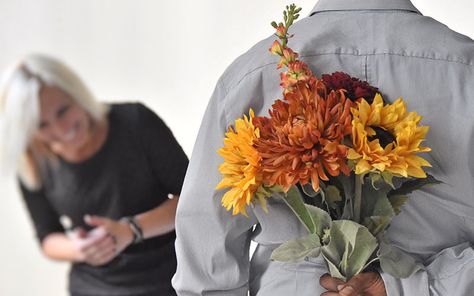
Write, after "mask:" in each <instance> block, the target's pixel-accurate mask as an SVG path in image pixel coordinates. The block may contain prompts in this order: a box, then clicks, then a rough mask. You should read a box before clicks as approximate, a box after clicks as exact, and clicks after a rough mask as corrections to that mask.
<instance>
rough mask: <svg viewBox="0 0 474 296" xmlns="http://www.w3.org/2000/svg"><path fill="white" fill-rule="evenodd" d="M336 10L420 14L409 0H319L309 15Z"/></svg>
mask: <svg viewBox="0 0 474 296" xmlns="http://www.w3.org/2000/svg"><path fill="white" fill-rule="evenodd" d="M338 10H339V11H340V10H402V11H411V12H415V13H418V14H421V13H420V12H419V11H418V9H416V7H415V6H414V5H413V4H412V3H411V2H410V0H319V1H318V3H316V6H314V8H313V10H311V14H310V15H313V14H315V13H318V12H322V11H338Z"/></svg>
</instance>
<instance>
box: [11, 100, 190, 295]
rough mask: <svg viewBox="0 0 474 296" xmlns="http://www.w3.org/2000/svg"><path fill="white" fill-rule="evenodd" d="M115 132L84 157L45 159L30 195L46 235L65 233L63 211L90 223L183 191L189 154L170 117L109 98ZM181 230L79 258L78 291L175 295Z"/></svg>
mask: <svg viewBox="0 0 474 296" xmlns="http://www.w3.org/2000/svg"><path fill="white" fill-rule="evenodd" d="M108 118H109V132H108V136H107V139H106V141H105V143H104V144H103V146H102V147H101V148H100V149H99V151H98V152H97V153H96V154H94V155H93V156H92V157H91V158H89V159H87V160H85V161H83V162H80V163H68V162H66V161H64V160H63V159H61V158H59V159H58V161H57V162H56V161H54V162H51V161H47V162H46V161H44V162H41V163H40V172H41V177H42V181H43V187H42V189H41V190H40V191H36V192H33V191H29V190H27V189H26V188H25V187H24V186H23V185H21V184H20V185H21V186H20V187H21V189H22V193H23V196H24V200H25V202H26V205H27V208H28V210H29V213H30V215H31V218H32V220H33V224H34V226H35V228H36V233H37V236H38V238H39V240H40V241H42V240H43V239H44V238H45V237H46V236H47V235H48V234H50V233H53V232H63V231H64V229H63V227H62V225H61V223H60V217H61V216H65V217H68V218H69V219H70V220H71V221H72V227H83V228H85V229H90V227H88V226H87V225H86V224H85V223H84V215H86V214H90V215H99V216H105V217H109V218H111V219H120V218H122V217H125V216H132V215H136V214H139V213H143V212H146V211H148V210H151V209H153V208H155V207H157V206H158V205H160V204H161V203H162V202H164V201H166V200H167V198H168V194H169V193H172V194H179V193H180V190H181V186H182V184H183V179H184V175H185V173H186V168H187V165H188V159H187V157H186V155H185V153H184V152H183V149H182V148H181V146H180V145H179V144H178V142H177V141H176V139H175V138H174V137H173V134H172V133H171V131H170V130H169V128H168V127H167V126H166V125H165V123H164V122H163V121H162V120H161V119H160V118H159V117H158V116H157V115H156V114H155V113H153V111H151V110H149V109H148V108H146V107H145V106H144V105H142V104H139V103H129V104H114V105H111V108H110V111H109V114H108ZM174 240H175V233H174V231H173V232H170V233H168V234H165V235H162V236H158V237H155V238H150V239H147V240H145V241H144V242H142V243H139V244H134V245H130V246H129V247H128V248H127V249H125V250H124V251H123V252H122V253H121V254H119V255H118V256H117V257H116V258H115V259H113V260H112V261H111V262H110V263H108V264H106V265H104V266H100V267H94V266H90V265H88V264H84V263H79V264H73V265H72V268H71V271H70V276H69V289H70V292H71V293H72V294H73V295H94V296H100V295H116V296H120V295H130V296H131V295H134V296H140V295H175V293H174V292H173V290H172V287H171V277H172V276H173V274H174V272H175V270H176V256H175V253H174Z"/></svg>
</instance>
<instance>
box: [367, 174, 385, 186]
mask: <svg viewBox="0 0 474 296" xmlns="http://www.w3.org/2000/svg"><path fill="white" fill-rule="evenodd" d="M369 177H370V181H371V183H372V187H374V189H375V190H378V189H379V188H380V187H381V186H383V184H385V180H383V179H382V176H381V175H380V174H379V173H370V174H369Z"/></svg>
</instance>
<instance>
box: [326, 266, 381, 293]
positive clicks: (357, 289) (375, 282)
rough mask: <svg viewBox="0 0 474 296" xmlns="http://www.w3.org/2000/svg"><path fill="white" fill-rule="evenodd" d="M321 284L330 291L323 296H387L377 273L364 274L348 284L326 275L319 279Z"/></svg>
mask: <svg viewBox="0 0 474 296" xmlns="http://www.w3.org/2000/svg"><path fill="white" fill-rule="evenodd" d="M319 283H320V284H321V286H322V287H323V288H325V289H326V290H328V292H324V293H323V294H321V296H360V295H362V296H387V292H386V291H385V284H384V282H383V280H382V277H381V276H380V274H378V273H377V272H363V273H361V274H358V275H356V276H354V277H353V278H352V279H350V280H349V281H348V282H343V281H341V280H339V279H336V278H333V277H331V276H330V275H327V274H326V275H323V276H322V277H321V278H320V279H319Z"/></svg>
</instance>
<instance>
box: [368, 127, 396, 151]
mask: <svg viewBox="0 0 474 296" xmlns="http://www.w3.org/2000/svg"><path fill="white" fill-rule="evenodd" d="M371 128H372V129H373V130H374V131H375V135H374V136H370V137H368V140H369V141H373V140H375V139H378V140H379V143H380V145H381V146H382V147H383V148H385V147H386V146H387V145H388V144H390V143H392V142H395V137H394V136H393V135H392V134H391V133H389V132H388V131H386V130H384V129H383V128H381V127H379V126H371Z"/></svg>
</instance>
